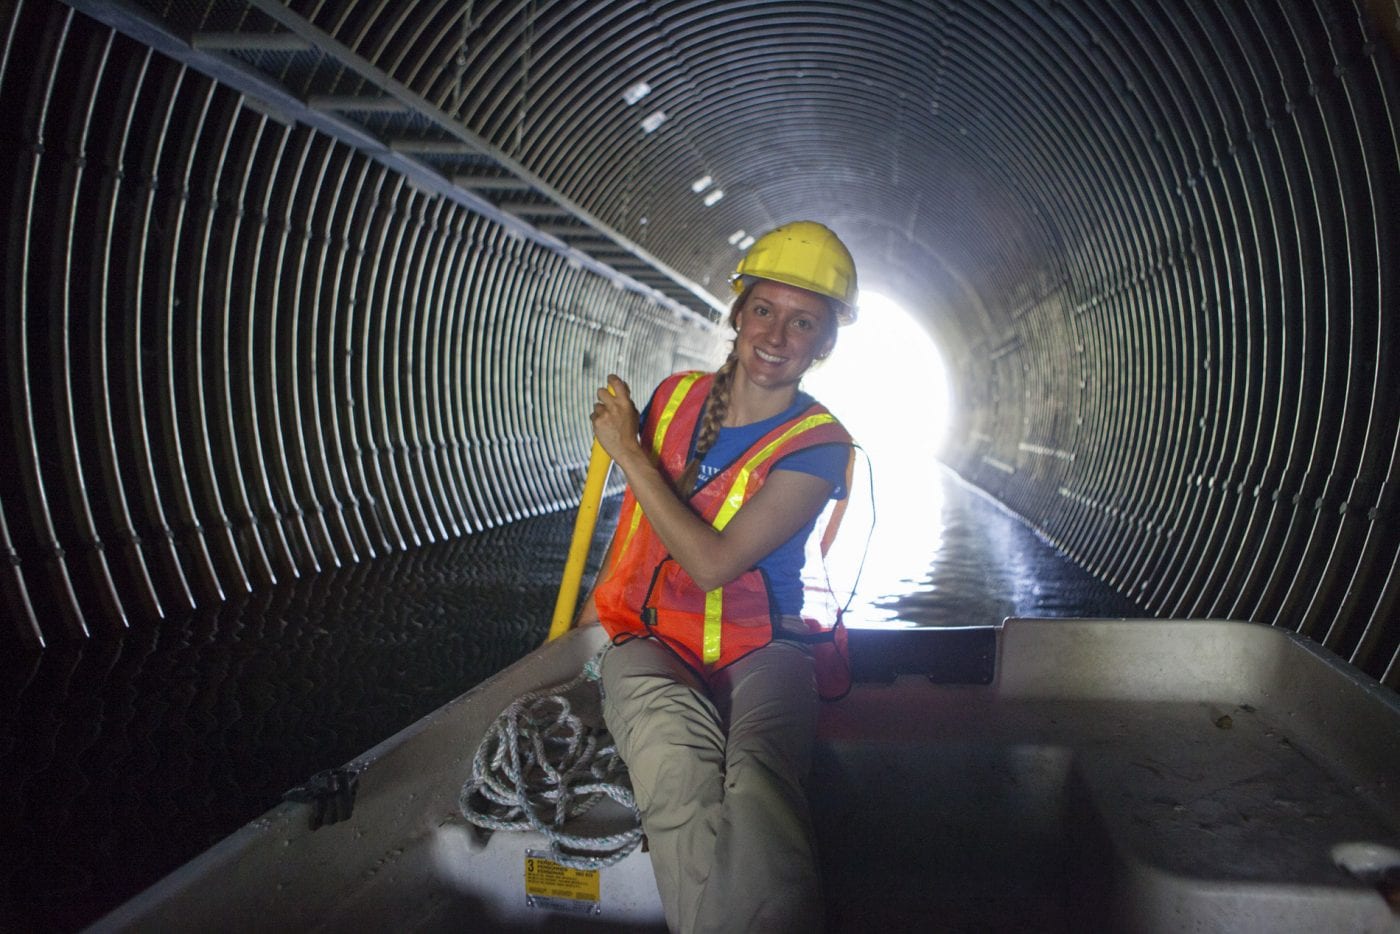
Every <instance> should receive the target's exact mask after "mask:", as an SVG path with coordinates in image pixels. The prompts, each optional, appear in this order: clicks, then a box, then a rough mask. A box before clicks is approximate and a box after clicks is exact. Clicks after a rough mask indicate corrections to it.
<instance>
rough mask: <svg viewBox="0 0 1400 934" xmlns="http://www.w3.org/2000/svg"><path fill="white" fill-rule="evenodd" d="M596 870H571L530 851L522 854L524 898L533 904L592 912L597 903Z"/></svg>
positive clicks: (598, 874)
mask: <svg viewBox="0 0 1400 934" xmlns="http://www.w3.org/2000/svg"><path fill="white" fill-rule="evenodd" d="M600 876H601V873H600V872H599V871H598V870H597V869H570V868H569V867H568V866H561V865H559V864H558V863H556V862H554V860H552V859H546V858H544V857H542V856H539V855H538V854H536V853H535V851H533V850H529V851H527V852H526V853H525V900H526V902H527V903H528V904H530V905H532V906H538V907H541V908H555V909H564V910H573V911H593V910H596V909H597V906H598V892H599V882H598V880H599V877H600Z"/></svg>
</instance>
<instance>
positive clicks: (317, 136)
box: [0, 0, 1400, 687]
mask: <svg viewBox="0 0 1400 934" xmlns="http://www.w3.org/2000/svg"><path fill="white" fill-rule="evenodd" d="M79 11H88V12H93V13H94V15H105V16H107V17H108V18H109V19H112V18H113V17H116V18H117V19H120V20H121V21H120V23H118V25H120V26H122V29H121V30H116V29H113V28H111V26H109V25H106V24H104V23H100V22H98V21H97V20H95V19H92V18H89V16H88V15H87V13H85V12H79ZM112 11H119V12H120V14H121V15H120V16H119V17H117V16H116V14H115V13H113V12H112ZM2 15H3V20H0V35H3V37H4V43H3V49H4V52H3V57H0V159H2V160H3V165H4V169H3V176H0V179H3V181H0V194H3V197H4V198H5V205H6V208H5V221H4V223H5V234H4V237H5V241H4V266H3V271H4V283H3V303H4V330H3V353H2V356H3V359H4V364H5V370H6V372H5V379H4V381H3V385H0V413H3V414H0V419H3V430H4V437H5V444H6V446H7V448H8V449H9V457H8V463H7V465H6V467H5V469H4V471H3V479H0V548H3V550H4V552H5V555H6V557H7V559H8V560H7V561H6V563H5V564H4V567H3V569H2V570H0V602H3V613H4V616H5V619H6V621H7V623H8V625H7V626H6V627H5V632H4V638H5V639H6V640H8V641H10V642H12V643H18V644H21V645H25V646H30V647H36V646H38V645H41V644H44V643H52V642H54V641H57V640H66V639H72V638H81V637H83V636H85V635H87V634H89V633H91V632H95V631H101V630H111V629H118V628H121V627H123V626H125V625H127V624H128V622H130V621H132V620H137V619H141V620H149V619H153V618H160V617H162V616H170V615H175V614H178V613H182V612H185V611H187V610H188V609H189V608H191V607H193V606H207V605H211V604H217V603H218V602H219V601H222V600H225V599H228V598H229V597H230V596H232V595H235V594H241V593H246V592H248V591H250V590H253V591H256V590H258V589H262V588H267V587H270V586H271V585H272V584H273V583H274V582H275V581H279V580H285V579H287V578H289V577H294V576H298V575H305V574H310V573H314V572H316V571H318V570H321V569H326V568H332V567H336V566H343V565H349V564H354V563H356V562H362V561H367V560H372V559H374V558H376V557H380V556H383V555H385V554H389V553H393V552H398V551H402V550H404V549H410V548H413V547H415V546H418V545H420V544H424V543H428V542H437V541H442V540H445V539H451V538H454V537H457V536H461V535H466V534H471V533H473V532H477V531H480V530H482V529H485V528H489V527H492V526H495V525H499V524H501V523H505V522H510V521H513V520H516V519H519V518H522V517H525V516H530V515H536V514H539V513H540V512H543V511H546V510H552V509H558V508H562V507H563V506H565V505H567V504H568V503H569V502H570V500H571V498H572V497H573V496H575V495H576V492H575V491H576V488H577V475H578V472H579V470H580V468H581V466H582V459H583V452H585V451H586V449H587V443H586V442H587V436H586V423H584V422H583V421H582V419H581V418H580V417H579V413H580V412H584V411H586V408H587V404H588V393H589V392H590V387H592V386H594V385H596V384H597V383H598V382H599V380H600V378H601V376H602V375H603V374H604V373H605V372H607V371H608V370H612V369H620V370H622V371H623V372H624V373H625V375H627V376H628V377H629V378H630V379H631V380H632V381H633V382H634V383H636V384H637V385H650V384H652V383H654V382H655V381H656V380H657V379H659V378H660V376H661V375H663V374H664V373H666V372H669V371H671V370H674V369H677V368H682V367H689V366H699V365H708V364H709V363H712V362H713V358H714V353H715V351H716V347H717V340H716V333H715V329H714V328H713V327H711V326H710V325H709V319H708V318H707V317H706V315H710V316H711V317H712V316H713V310H714V306H715V305H716V304H718V298H715V299H714V300H713V301H708V300H707V301H702V302H700V303H699V311H700V313H699V314H686V313H682V310H678V307H677V306H676V301H677V300H676V299H674V298H673V297H667V296H674V295H681V298H682V300H683V299H684V298H685V295H686V294H692V296H693V294H694V291H695V289H691V286H695V288H698V289H708V290H710V292H711V293H713V294H714V296H718V293H719V292H720V291H722V281H723V280H722V277H723V275H724V273H725V272H727V271H728V270H729V269H731V268H732V265H733V261H734V258H735V244H736V243H739V242H742V237H741V236H740V237H736V236H735V235H736V233H737V234H740V235H742V234H743V233H744V232H745V231H746V230H748V231H760V230H762V229H764V228H765V227H767V226H769V225H771V224H772V223H775V222H777V221H780V220H784V219H789V218H791V217H794V216H798V215H803V214H811V215H817V216H819V217H820V218H821V219H824V220H827V221H828V222H830V223H832V224H833V225H834V226H835V227H836V228H837V229H838V230H839V231H841V232H842V233H843V236H846V237H847V238H848V239H849V240H850V241H851V243H852V246H853V249H854V251H855V253H856V256H857V259H858V261H859V263H860V266H861V269H862V275H863V277H864V279H865V281H866V282H871V283H873V282H879V283H884V284H886V285H887V286H888V290H889V291H892V292H894V293H895V294H897V295H898V296H899V297H900V298H901V299H902V301H903V303H904V304H905V305H906V306H907V307H910V308H911V309H912V310H915V311H916V312H919V313H922V314H924V315H925V317H926V318H927V319H928V321H929V327H930V330H931V331H933V332H935V333H936V335H937V337H938V338H939V341H940V344H941V346H942V347H943V348H944V350H945V353H946V356H947V360H948V363H949V366H950V369H951V375H952V378H953V379H954V381H955V382H956V397H957V398H958V399H959V400H960V402H961V403H962V410H961V412H960V413H959V418H958V423H957V427H956V429H955V435H954V437H953V439H952V447H951V453H950V455H949V460H950V462H951V463H952V465H953V466H954V467H955V468H956V469H957V470H958V471H959V472H960V473H961V474H962V475H963V476H964V477H966V478H968V479H970V480H971V481H972V482H974V483H976V484H977V485H979V486H981V487H982V488H983V489H985V490H987V491H988V492H990V493H991V494H992V495H994V496H995V497H997V498H998V499H999V500H1000V501H1002V502H1003V503H1005V504H1006V505H1007V506H1009V507H1010V508H1011V509H1013V510H1015V511H1016V512H1018V513H1020V514H1021V515H1022V516H1024V517H1025V518H1026V519H1028V520H1029V521H1030V522H1031V523H1032V524H1033V525H1034V526H1036V527H1037V528H1038V529H1039V530H1041V531H1042V532H1043V533H1044V534H1045V535H1046V536H1047V537H1048V538H1049V539H1050V540H1051V541H1053V542H1054V543H1055V544H1057V545H1058V546H1059V547H1061V548H1062V549H1063V550H1064V551H1065V552H1066V553H1067V554H1069V555H1070V556H1071V557H1073V558H1074V559H1076V560H1077V561H1079V562H1080V563H1081V564H1082V565H1083V566H1085V567H1086V568H1087V569H1089V570H1090V571H1091V572H1092V573H1094V574H1095V575H1097V576H1099V577H1100V578H1102V579H1103V580H1105V581H1107V582H1108V583H1110V584H1111V585H1113V586H1114V587H1116V588H1117V589H1119V590H1120V591H1121V592H1123V593H1124V594H1126V595H1127V596H1129V597H1130V598H1131V599H1133V600H1134V601H1136V602H1137V603H1139V604H1140V605H1142V606H1144V607H1145V608H1147V609H1148V610H1149V611H1150V612H1152V613H1153V614H1154V615H1158V616H1213V617H1232V618H1243V619H1253V620H1257V621H1260V622H1266V623H1272V624H1276V625H1281V626H1285V627H1288V628H1290V629H1293V630H1296V631H1298V632H1301V633H1303V634H1305V635H1308V636H1310V637H1312V638H1314V639H1316V640H1318V641H1319V642H1322V643H1323V644H1325V645H1327V646H1328V647H1329V648H1331V649H1332V650H1334V651H1336V652H1337V653H1338V654H1340V655H1341V656H1343V657H1345V658H1347V659H1349V660H1351V661H1352V662H1354V663H1355V664H1357V665H1358V666H1360V667H1361V668H1362V669H1364V670H1365V671H1366V672H1368V673H1370V674H1371V675H1373V676H1375V677H1376V678H1378V679H1381V680H1382V681H1383V682H1384V683H1386V684H1388V685H1390V686H1391V687H1395V686H1397V684H1400V664H1398V663H1397V661H1396V658H1397V650H1398V648H1400V617H1398V616H1397V612H1396V610H1397V606H1396V602H1397V595H1400V580H1397V570H1400V567H1398V566H1397V562H1398V561H1400V508H1397V504H1396V494H1395V487H1396V484H1395V481H1394V478H1393V472H1394V469H1395V467H1396V450H1397V442H1398V441H1400V433H1398V432H1400V425H1398V424H1397V417H1398V415H1397V410H1398V409H1400V406H1396V405H1395V402H1394V400H1395V399H1396V398H1397V388H1400V387H1397V385H1396V380H1397V375H1396V374H1397V369H1398V368H1397V362H1400V361H1397V345H1396V340H1395V328H1396V325H1397V315H1400V309H1398V308H1397V303H1396V297H1395V296H1396V290H1397V273H1396V271H1395V270H1396V269H1397V264H1396V263H1395V262H1394V258H1393V257H1394V253H1395V246H1396V244H1397V240H1400V237H1397V223H1400V222H1397V220H1396V218H1397V216H1398V214H1397V210H1396V208H1397V205H1396V197H1397V194H1396V192H1397V191H1400V166H1398V165H1397V161H1400V160H1398V159H1397V138H1396V125H1397V107H1396V99H1397V93H1400V87H1397V81H1396V74H1397V72H1396V67H1395V65H1396V52H1395V50H1394V47H1393V46H1392V45H1391V44H1390V43H1389V41H1388V39H1387V36H1388V35H1393V34H1394V9H1393V7H1386V6H1385V5H1384V4H1360V5H1358V4H1355V3H1349V2H1333V0H1319V2H1316V3H1310V2H1302V0H1299V2H1290V3H1283V4H1279V3H1273V2H1263V0H1260V2H1249V3H1231V4H1219V5H1213V4H1187V3H1176V2H1165V0H1162V2H1141V3H1133V4H1114V5H1106V4H1098V3H1091V2H1056V3H986V4H958V3H952V2H941V3H914V2H889V3H861V4H851V3H830V4H800V5H798V4H779V3H772V4H764V3H759V4H725V3H719V4H716V3H700V2H677V3H667V4H640V5H638V4H600V5H597V9H595V10H592V11H591V13H590V15H589V16H587V17H580V16H579V15H578V14H577V12H576V11H575V9H574V8H573V7H571V6H570V5H566V4H553V3H547V2H546V3H539V4H528V5H527V4H505V3H499V4H498V3H478V4H467V5H460V4H459V5H436V4H379V5H373V6H372V5H368V4H359V3H354V2H351V0H340V2H331V0H317V2H312V0H298V2H292V3H291V4H289V5H282V4H276V3H267V2H265V0H249V2H247V3H238V2H235V3H229V4H208V5H200V4H189V5H168V4H157V3H154V2H150V3H140V2H133V3H124V4H123V3H116V4H112V3H108V4H92V3H82V2H76V0H75V2H74V3H73V4H71V6H70V5H64V4H61V3H59V2H57V0H16V2H13V3H11V4H8V5H7V6H6V7H5V12H4V13H3V14H2ZM133 23H135V24H137V25H136V26H133V25H132V24H133ZM172 37H173V38H172ZM230 37H232V38H230ZM269 37H270V38H269ZM157 46H158V47H159V48H160V49H161V50H162V51H156V50H155V47H157ZM211 49H212V50H213V51H210V50H211ZM755 50H761V51H762V55H761V56H758V55H756V54H754V53H755ZM172 56H183V57H182V58H180V60H179V61H177V60H176V59H175V58H172ZM211 63H212V64H211ZM347 63H348V64H347ZM201 69H203V70H201ZM220 69H222V70H220ZM211 71H214V72H217V73H218V74H219V79H218V80H215V79H213V78H211V77H209V73H210V72H211ZM250 75H252V76H253V77H252V78H249V77H248V76H250ZM367 75H368V76H370V77H374V76H376V75H377V76H379V78H382V79H383V80H382V81H381V82H380V85H379V86H377V87H374V88H371V87H369V85H368V82H369V80H370V78H368V77H366V76H367ZM640 79H645V80H640ZM376 80H378V79H376ZM240 82H243V83H242V84H240ZM249 82H252V84H249ZM253 84H256V86H257V87H263V86H267V87H273V86H275V87H276V88H280V89H281V90H280V91H278V92H277V94H273V93H271V92H269V93H268V94H267V95H264V97H263V98H262V99H260V98H259V97H258V96H256V95H254V94H252V93H250V92H249V91H248V90H247V88H248V87H251V86H252V85H253ZM643 85H645V88H646V90H645V92H644V91H643V90H641V89H642V87H643ZM386 89H387V90H386ZM371 91H373V92H374V94H376V95H378V96H377V97H374V98H373V100H374V101H375V103H374V104H373V105H371V104H361V105H359V112H356V111H355V108H354V107H351V106H349V105H341V109H340V110H339V111H337V114H338V115H337V116H336V118H335V119H336V120H337V121H339V122H338V123H335V124H334V125H333V126H332V125H331V124H327V125H326V126H330V127H331V129H329V130H327V129H322V128H319V127H320V125H319V124H318V125H317V126H312V125H310V124H309V123H308V122H307V121H306V120H305V119H302V117H303V115H302V114H301V113H300V112H297V113H289V112H287V110H286V107H289V106H292V105H297V104H298V102H300V104H301V105H305V107H307V108H308V110H307V113H312V112H313V111H314V112H320V111H316V108H315V106H313V104H314V103H315V102H316V101H318V100H319V101H322V102H324V101H325V100H329V99H333V98H334V99H341V98H343V97H344V96H346V95H359V97H358V98H357V99H359V100H369V99H370V96H371V95H370V92H371ZM401 91H402V92H403V94H401V93H400V92H401ZM391 92H392V93H391ZM278 94H282V95H284V96H283V97H278ZM404 94H408V95H411V96H413V100H414V101H415V106H419V105H420V104H421V106H420V107H419V109H418V110H415V111H413V112H412V113H408V114H407V116H403V115H402V114H398V112H397V111H395V110H394V106H393V105H394V101H401V100H406V99H407V98H406V97H404ZM647 94H650V95H651V96H650V97H647V98H646V99H645V100H642V97H646V95H647ZM336 95H340V96H341V98H336ZM393 95H398V96H397V97H394V100H393V101H389V104H390V106H382V105H383V104H384V102H385V101H386V100H388V97H391V96H393ZM638 95H640V96H638ZM634 98H636V99H635V100H634ZM638 101H641V102H640V103H638ZM327 106H329V105H327ZM429 118H432V119H429ZM438 118H443V119H445V120H448V121H449V122H452V124H453V125H454V126H460V127H463V128H465V133H466V135H467V136H468V137H470V140H472V141H474V142H473V143H472V144H471V145H463V144H461V142H460V140H455V141H454V140H452V139H445V138H444V139H437V140H429V142H433V143H435V145H433V146H429V145H427V144H426V143H424V142H423V141H421V140H420V141H419V143H418V148H417V150H416V154H415V155H414V156H413V158H412V161H411V163H410V162H408V161H404V160H405V159H407V157H405V156H403V152H404V148H403V147H399V148H397V149H396V148H395V147H394V146H392V145H390V144H389V142H390V141H389V140H388V138H387V136H388V133H389V128H390V127H391V126H392V127H394V128H395V131H396V132H398V131H402V130H404V129H405V128H406V127H412V126H417V127H418V128H419V129H420V130H422V131H424V132H426V131H427V130H431V129H432V128H433V127H439V128H440V127H441V126H443V125H445V124H444V123H442V122H441V121H439V122H438V123H433V122H432V120H436V119H438ZM393 121H399V122H398V123H394V122H393ZM414 121H418V122H417V123H416V124H415V123H414ZM336 127H339V128H340V129H341V130H343V132H340V131H336V129H335V128H336ZM347 128H348V129H347ZM436 144H441V145H436ZM395 159H398V160H399V162H397V163H396V162H394V160H395ZM394 165H399V166H400V167H403V166H408V168H403V170H402V171H400V170H397V169H395V168H394V167H393V166H394ZM503 167H504V168H503ZM462 178H466V179H468V181H465V182H460V185H461V186H464V187H465V188H468V189H470V191H471V192H472V194H471V195H470V197H468V196H466V195H461V196H458V195H455V194H452V193H450V192H449V193H448V194H446V195H445V194H443V191H446V190H448V189H451V188H452V186H453V185H455V184H459V183H458V182H454V181H453V179H462ZM522 178H524V179H525V181H524V182H522V181H521V179H522ZM433 179H441V180H444V181H443V185H444V186H446V188H434V187H433V185H435V184H436V182H434V181H433ZM702 179H709V180H710V181H709V182H707V183H706V184H707V185H712V186H713V190H718V189H719V186H720V185H721V183H723V186H724V191H723V192H721V193H722V194H723V200H719V199H714V200H713V201H711V200H710V197H712V194H711V195H707V197H706V200H705V202H703V203H702V202H701V201H700V199H699V197H698V195H699V191H696V192H694V193H692V190H691V187H692V180H695V181H696V184H697V185H698V184H699V182H700V181H701V180H702ZM425 180H426V181H425ZM473 198H475V199H476V200H475V201H473V200H471V199H473ZM469 204H476V205H477V206H478V209H476V210H473V209H471V208H469V207H468V206H467V205H469ZM571 225H573V226H571ZM585 228H587V229H585ZM589 230H592V231H594V232H595V233H596V232H597V231H603V232H604V234H605V236H603V237H602V239H601V241H598V242H592V241H589V240H588V239H587V237H588V236H589V235H590V234H589ZM610 237H611V239H609V238H610ZM618 243H621V244H623V247H624V248H621V249H618V248H617V244H618ZM590 244H591V245H590ZM609 244H611V246H610V245H609ZM608 264H612V266H616V267H617V268H623V269H634V270H635V272H629V273H626V274H625V275H623V274H619V275H612V274H611V273H609V272H608V269H609V268H612V266H609V265H608ZM628 264H640V265H632V266H629V265H628ZM648 264H650V266H648ZM644 266H647V267H648V268H652V269H653V271H655V270H661V272H662V273H664V275H663V276H662V278H663V279H665V278H666V277H667V276H670V279H668V280H667V281H668V282H669V283H670V285H669V286H667V287H666V288H669V289H671V291H669V292H666V294H665V295H663V296H661V297H660V298H658V295H660V293H658V292H656V290H653V289H650V288H649V287H645V288H643V287H636V288H634V287H632V285H629V283H632V284H635V283H634V280H633V279H632V278H631V277H632V276H634V275H635V276H644V274H645V270H643V269H642V267H644ZM673 273H674V274H676V275H672V274H673ZM658 281H659V280H658ZM678 284H679V285H678ZM687 289H690V292H689V293H687ZM662 291H663V292H665V291H666V290H665V289H662ZM681 303H682V304H684V301H682V302H681ZM692 305H693V303H692ZM687 307H690V306H687ZM692 310H693V309H692Z"/></svg>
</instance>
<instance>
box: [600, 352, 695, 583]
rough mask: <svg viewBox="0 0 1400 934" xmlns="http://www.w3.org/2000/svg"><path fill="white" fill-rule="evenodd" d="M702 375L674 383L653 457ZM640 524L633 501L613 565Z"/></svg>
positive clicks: (637, 506)
mask: <svg viewBox="0 0 1400 934" xmlns="http://www.w3.org/2000/svg"><path fill="white" fill-rule="evenodd" d="M704 375H705V374H704V373H687V374H686V375H685V376H682V377H681V379H680V382H678V383H676V388H675V389H673V390H672V391H671V397H670V398H669V399H667V400H666V405H665V406H664V407H663V408H662V409H661V416H660V417H659V418H658V419H657V420H656V434H655V436H654V437H653V438H652V439H651V452H652V454H654V455H655V456H657V457H660V456H661V445H662V443H663V442H664V441H665V440H666V431H667V430H668V429H669V428H670V427H671V422H673V421H674V420H675V418H676V410H677V409H679V408H680V407H681V403H682V402H684V401H685V397H686V396H687V395H689V393H690V387H691V386H693V385H694V384H695V381H696V380H697V379H699V378H700V377H702V376H704ZM641 524H642V504H641V503H638V502H637V501H636V500H633V501H632V516H631V518H629V519H628V520H627V534H626V535H625V536H623V539H622V547H621V548H619V549H618V551H617V557H615V558H613V561H614V563H616V561H617V559H618V558H621V557H622V556H623V554H625V553H626V551H627V546H628V545H630V544H632V536H633V535H636V534H637V526H639V525H641Z"/></svg>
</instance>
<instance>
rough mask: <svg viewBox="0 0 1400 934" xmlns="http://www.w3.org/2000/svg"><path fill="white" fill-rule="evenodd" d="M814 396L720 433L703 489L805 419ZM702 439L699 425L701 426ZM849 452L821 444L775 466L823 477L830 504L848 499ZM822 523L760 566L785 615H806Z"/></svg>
mask: <svg viewBox="0 0 1400 934" xmlns="http://www.w3.org/2000/svg"><path fill="white" fill-rule="evenodd" d="M813 401H814V400H813V399H812V397H811V396H809V395H807V394H806V393H805V392H799V393H798V394H797V398H796V400H794V402H793V404H792V406H791V407H790V408H788V409H787V410H786V411H784V412H780V413H778V414H777V415H775V416H773V417H772V418H767V419H764V420H763V421H761V422H754V423H753V424H751V425H739V426H737V427H734V428H721V429H720V430H719V437H718V438H717V439H716V440H715V445H714V447H712V448H710V450H709V452H708V453H706V455H705V459H704V460H702V461H701V462H700V475H699V481H698V484H704V483H705V482H706V481H707V480H709V479H710V478H712V477H714V476H715V475H716V474H718V473H719V472H720V471H722V470H724V468H726V467H728V466H729V465H730V464H731V463H733V462H734V461H735V460H737V459H738V458H739V457H740V456H742V455H743V453H744V452H745V451H747V450H748V449H749V448H750V447H752V446H753V444H754V443H755V442H756V441H758V439H759V438H761V437H763V436H764V435H766V434H767V433H768V432H770V431H772V430H773V429H774V428H776V427H778V426H779V425H781V424H782V423H783V422H786V421H791V420H792V419H794V418H796V417H797V416H798V415H800V414H801V413H802V412H803V411H804V410H805V409H806V408H807V407H808V406H810V405H811V404H812V403H813ZM696 428H697V433H698V428H699V425H698V423H697V425H696ZM690 443H691V453H692V454H693V453H694V451H695V439H694V438H692V439H691V442H690ZM849 455H850V448H848V447H847V446H846V445H844V444H819V445H815V446H813V447H810V448H804V449H803V450H801V451H797V452H795V453H793V454H789V455H788V456H787V457H784V458H783V459H782V460H780V461H778V462H777V463H776V464H774V465H773V467H772V469H773V470H796V471H798V472H800V473H808V474H812V475H813V476H817V477H821V478H822V479H823V480H826V481H828V482H830V483H831V484H832V491H831V498H832V499H844V498H845V497H846V462H847V459H848V458H849ZM816 522H817V517H816V516H813V517H812V520H811V521H810V522H807V523H806V524H804V525H803V527H802V528H800V529H798V530H797V534H795V535H793V536H792V538H790V539H788V540H787V541H786V542H784V543H783V544H781V545H779V546H778V547H777V548H776V549H774V550H773V551H772V552H771V553H770V554H769V555H768V557H766V558H764V559H763V560H761V561H759V562H758V568H759V570H761V571H763V572H764V575H765V576H766V577H767V578H768V587H769V589H770V590H771V591H772V596H773V602H774V604H775V605H776V607H777V610H778V612H779V613H780V614H783V615H794V614H797V613H800V612H802V562H803V560H804V558H805V555H804V553H803V552H804V548H805V546H806V544H807V537H808V536H809V535H811V534H812V529H813V528H814V527H815V526H816Z"/></svg>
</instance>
